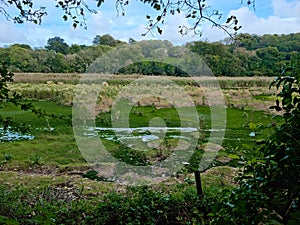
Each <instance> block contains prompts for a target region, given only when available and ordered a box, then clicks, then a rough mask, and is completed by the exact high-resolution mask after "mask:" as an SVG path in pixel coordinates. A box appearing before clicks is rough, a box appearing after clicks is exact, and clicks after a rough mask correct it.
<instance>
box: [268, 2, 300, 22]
mask: <svg viewBox="0 0 300 225" xmlns="http://www.w3.org/2000/svg"><path fill="white" fill-rule="evenodd" d="M272 6H273V10H274V15H275V16H279V17H287V18H291V17H298V18H299V17H300V1H299V0H298V1H297V0H293V1H290V2H288V1H286V0H273V1H272Z"/></svg>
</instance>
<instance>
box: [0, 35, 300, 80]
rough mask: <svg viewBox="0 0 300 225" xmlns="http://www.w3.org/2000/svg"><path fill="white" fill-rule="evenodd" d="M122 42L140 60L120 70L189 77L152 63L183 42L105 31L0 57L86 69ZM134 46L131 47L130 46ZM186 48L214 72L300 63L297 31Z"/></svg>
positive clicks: (25, 65) (5, 51)
mask: <svg viewBox="0 0 300 225" xmlns="http://www.w3.org/2000/svg"><path fill="white" fill-rule="evenodd" d="M126 44H127V46H131V48H130V51H124V52H123V54H124V57H125V58H128V59H129V58H132V57H135V58H137V57H139V58H143V59H144V60H143V61H142V62H138V63H130V62H129V63H128V66H126V67H124V68H122V69H121V70H120V71H118V72H119V73H124V74H133V73H139V74H145V75H174V76H187V74H186V73H185V72H184V71H182V70H180V69H178V68H176V67H174V66H172V65H170V64H169V63H162V62H156V61H155V60H156V59H160V58H161V57H169V59H170V62H171V61H172V59H174V58H176V57H177V58H178V57H184V56H182V46H175V45H173V44H172V43H171V42H170V41H166V40H165V41H160V40H148V41H139V42H138V41H135V40H134V39H132V38H130V39H129V40H128V43H126V42H123V41H120V40H116V39H115V38H113V37H112V36H111V35H109V34H106V35H102V36H101V35H97V36H96V37H95V38H94V39H93V41H92V43H91V45H90V46H87V45H78V44H72V45H68V44H67V43H66V42H65V40H64V39H62V38H61V37H53V38H49V39H48V41H47V44H46V45H45V46H44V47H42V48H32V47H31V46H29V45H26V44H14V45H11V46H9V47H4V48H0V61H1V62H2V63H5V64H6V65H7V66H8V68H9V70H10V71H12V72H36V73H84V72H86V70H87V69H88V68H89V67H90V66H91V65H92V63H93V62H94V61H95V60H96V59H97V58H99V57H100V56H102V55H103V54H104V53H106V52H108V51H109V50H112V49H113V48H116V47H118V46H122V47H123V48H125V49H126ZM132 45H135V46H134V48H132ZM184 47H186V48H187V49H189V50H191V51H192V52H194V53H196V54H199V55H200V56H201V57H202V58H203V60H204V61H205V62H206V64H207V65H208V66H209V68H210V69H211V70H212V72H213V73H214V75H215V76H275V75H276V74H278V72H281V71H282V70H283V68H286V67H290V66H296V65H299V63H300V33H296V34H288V35H276V34H275V35H269V34H267V35H263V36H258V35H250V34H239V35H237V37H236V40H235V41H233V40H232V39H230V38H226V39H224V40H222V41H219V42H212V43H211V42H206V41H195V42H190V43H187V44H185V45H184ZM166 49H167V50H166ZM147 59H149V60H147ZM199 75H203V74H199ZM204 75H205V74H204Z"/></svg>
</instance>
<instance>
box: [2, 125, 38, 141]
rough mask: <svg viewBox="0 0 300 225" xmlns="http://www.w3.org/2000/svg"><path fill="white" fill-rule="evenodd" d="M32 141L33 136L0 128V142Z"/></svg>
mask: <svg viewBox="0 0 300 225" xmlns="http://www.w3.org/2000/svg"><path fill="white" fill-rule="evenodd" d="M32 139H34V136H33V135H30V134H20V133H18V132H15V131H10V130H9V129H8V130H4V129H3V128H0V142H8V141H22V140H32Z"/></svg>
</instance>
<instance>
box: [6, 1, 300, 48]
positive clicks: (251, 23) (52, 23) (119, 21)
mask: <svg viewBox="0 0 300 225" xmlns="http://www.w3.org/2000/svg"><path fill="white" fill-rule="evenodd" d="M34 2H35V3H36V6H39V4H41V5H46V7H47V11H48V12H49V15H48V16H47V17H45V18H44V20H43V23H42V25H35V24H31V23H25V24H22V25H17V24H14V23H13V22H11V21H7V20H6V19H5V17H4V16H3V15H1V14H0V30H1V32H0V46H5V45H10V44H14V43H25V44H29V45H31V46H33V47H43V46H45V45H46V42H47V40H48V39H49V38H51V37H54V36H59V37H62V38H63V39H65V41H66V42H67V43H68V44H73V43H77V44H86V45H90V44H91V42H92V40H93V38H94V37H95V36H96V35H97V34H99V35H103V34H111V35H112V36H113V37H115V38H116V39H120V40H123V41H128V39H129V38H130V37H131V38H134V39H136V40H142V39H163V40H165V39H166V40H170V41H172V42H173V43H175V44H184V43H186V42H189V41H195V40H208V41H218V40H221V39H223V38H225V37H226V34H225V33H224V32H222V31H220V30H218V29H217V28H212V27H211V24H205V23H204V24H202V26H201V30H202V31H203V35H202V36H201V37H198V36H192V35H187V36H181V35H180V34H179V33H178V26H180V25H184V24H188V21H187V20H186V19H185V18H184V14H180V15H175V16H168V17H167V20H166V23H165V25H164V26H163V27H162V28H163V35H159V34H157V33H156V32H154V34H153V35H152V34H148V35H147V36H146V37H143V36H141V34H142V33H143V32H145V26H146V25H147V19H146V17H145V15H146V14H150V15H155V13H156V11H154V10H153V9H151V8H150V7H149V6H148V5H144V4H142V3H140V1H139V0H130V4H129V5H128V6H127V7H126V8H125V10H126V15H125V16H124V17H122V16H117V12H116V9H115V5H114V3H115V1H114V0H106V2H105V3H104V4H103V5H102V6H101V7H100V8H97V7H96V5H95V3H94V1H93V0H87V2H88V3H90V5H91V7H92V8H94V9H96V10H97V11H98V13H97V14H87V30H85V29H83V28H77V29H73V28H72V24H71V23H70V22H64V21H63V20H62V18H61V17H62V15H63V13H62V11H60V10H58V9H56V8H55V7H54V4H55V3H54V1H43V0H35V1H34ZM206 4H207V5H210V6H211V9H218V10H219V11H220V12H221V13H222V14H223V20H225V19H226V18H227V17H228V16H229V15H236V16H237V17H238V19H239V21H240V24H241V25H242V29H241V32H244V33H246V32H247V33H251V34H259V35H262V34H274V33H277V34H287V33H297V32H300V0H256V7H255V10H254V9H253V8H252V7H247V6H245V4H240V0H207V1H206ZM220 22H222V20H221V21H220Z"/></svg>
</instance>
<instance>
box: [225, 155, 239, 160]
mask: <svg viewBox="0 0 300 225" xmlns="http://www.w3.org/2000/svg"><path fill="white" fill-rule="evenodd" d="M228 157H229V158H231V159H240V157H239V156H238V155H235V154H229V155H228Z"/></svg>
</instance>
